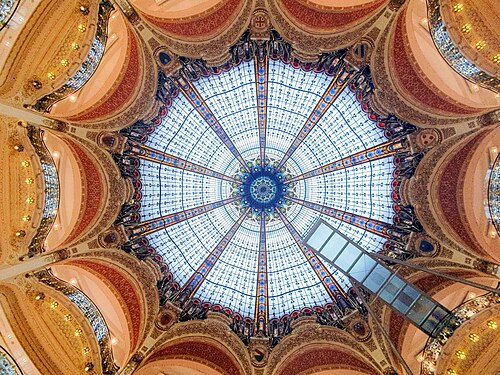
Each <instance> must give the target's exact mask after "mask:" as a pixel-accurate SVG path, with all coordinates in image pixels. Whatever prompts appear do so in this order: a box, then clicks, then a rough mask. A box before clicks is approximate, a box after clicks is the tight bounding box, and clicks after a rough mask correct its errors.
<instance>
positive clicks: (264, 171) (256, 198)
mask: <svg viewBox="0 0 500 375" xmlns="http://www.w3.org/2000/svg"><path fill="white" fill-rule="evenodd" d="M249 169H250V172H248V171H246V170H245V171H242V172H241V174H240V175H239V176H238V177H239V180H240V181H241V183H240V184H239V185H238V193H239V194H240V196H241V200H240V202H241V205H242V206H243V207H249V206H250V207H251V208H252V212H253V213H254V214H257V215H258V214H260V213H261V212H265V213H267V214H270V213H272V212H273V211H274V209H275V208H280V207H282V206H283V205H284V204H285V200H286V198H285V197H286V195H287V193H288V187H287V185H286V184H285V175H284V174H283V172H282V171H279V170H277V169H276V168H275V167H274V166H272V165H270V164H266V165H264V166H261V165H260V162H256V163H255V164H254V165H249Z"/></svg>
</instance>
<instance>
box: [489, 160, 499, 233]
mask: <svg viewBox="0 0 500 375" xmlns="http://www.w3.org/2000/svg"><path fill="white" fill-rule="evenodd" d="M488 209H489V211H490V216H491V221H492V222H493V226H494V227H495V229H496V231H497V235H498V236H500V154H498V155H497V157H496V159H495V162H494V163H493V167H492V168H491V173H490V178H489V180H488Z"/></svg>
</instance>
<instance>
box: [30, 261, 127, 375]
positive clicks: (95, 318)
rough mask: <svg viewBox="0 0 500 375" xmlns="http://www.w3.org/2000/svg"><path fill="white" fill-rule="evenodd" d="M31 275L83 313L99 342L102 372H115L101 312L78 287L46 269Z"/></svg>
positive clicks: (106, 329) (106, 328) (112, 374)
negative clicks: (64, 297) (61, 295)
mask: <svg viewBox="0 0 500 375" xmlns="http://www.w3.org/2000/svg"><path fill="white" fill-rule="evenodd" d="M33 276H35V277H36V278H37V279H38V281H40V282H41V283H43V284H45V285H48V286H49V287H51V288H52V289H54V290H56V291H58V292H60V293H62V294H64V295H65V296H66V297H67V298H68V299H69V300H70V301H71V302H72V303H73V304H74V305H75V306H76V307H77V308H78V309H79V310H80V311H81V312H82V313H83V315H84V316H85V317H86V318H87V319H88V321H89V324H90V327H91V328H92V331H93V332H94V334H95V337H96V339H97V342H98V344H99V349H100V355H101V363H102V371H103V372H102V373H103V374H104V375H114V374H116V373H117V372H118V370H119V367H118V366H117V365H116V364H115V362H114V360H113V353H112V351H111V336H110V332H109V329H108V326H107V324H106V322H105V321H104V318H103V316H102V314H101V312H100V311H99V309H98V308H97V306H96V305H95V304H94V303H93V302H92V300H91V299H90V298H89V297H87V295H86V294H85V293H83V292H82V291H81V290H80V289H78V288H76V287H75V286H73V285H71V284H68V283H67V282H65V281H63V280H61V279H59V278H57V277H55V276H54V275H53V274H52V272H51V271H50V270H48V269H46V270H42V271H38V272H35V273H34V274H33Z"/></svg>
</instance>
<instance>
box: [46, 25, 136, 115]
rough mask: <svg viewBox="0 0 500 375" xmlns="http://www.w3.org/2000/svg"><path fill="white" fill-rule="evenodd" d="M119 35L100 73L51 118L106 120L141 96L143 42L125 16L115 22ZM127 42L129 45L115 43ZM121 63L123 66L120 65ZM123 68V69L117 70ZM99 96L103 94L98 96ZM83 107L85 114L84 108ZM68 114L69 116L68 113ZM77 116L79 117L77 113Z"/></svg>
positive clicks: (109, 42) (109, 46) (108, 44)
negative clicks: (128, 24)
mask: <svg viewBox="0 0 500 375" xmlns="http://www.w3.org/2000/svg"><path fill="white" fill-rule="evenodd" d="M115 21H116V23H118V25H116V27H117V33H115V34H114V35H116V37H115V38H113V34H112V35H111V37H110V38H109V39H108V43H107V48H109V50H108V51H107V53H106V55H105V56H104V58H103V62H102V63H101V64H100V65H99V67H98V69H97V71H96V73H95V74H94V75H93V76H92V78H91V79H90V80H89V82H87V84H86V85H85V86H84V87H83V88H82V89H81V90H80V93H79V95H81V101H80V97H79V96H76V100H75V102H74V103H72V100H74V99H73V98H75V96H70V97H68V98H66V99H65V100H64V101H62V102H61V103H57V106H56V108H55V109H53V110H52V111H51V114H52V115H54V116H57V117H61V118H65V119H67V120H69V121H72V122H80V121H83V122H86V121H94V120H102V119H104V118H109V117H112V116H114V115H115V114H116V113H117V112H119V111H120V110H121V109H123V108H124V107H125V106H126V105H127V104H130V103H131V102H132V101H133V100H134V98H135V97H136V96H137V95H138V93H139V90H140V86H141V84H142V79H141V77H142V75H143V71H144V66H143V63H144V62H143V60H142V58H141V55H142V51H141V48H140V42H139V40H138V38H137V36H136V35H135V33H134V32H133V31H132V30H131V28H130V27H128V26H127V25H126V23H125V20H124V18H123V16H119V17H117V18H116V19H115ZM119 38H123V40H125V41H126V43H125V44H121V43H117V44H116V47H114V45H115V44H114V43H115V42H114V41H115V40H117V39H119ZM120 62H121V63H120ZM116 67H120V69H115V68H116ZM97 93H100V94H98V95H96V94H97ZM81 106H83V110H82V108H81ZM66 111H68V113H67V112H66ZM75 112H76V113H75Z"/></svg>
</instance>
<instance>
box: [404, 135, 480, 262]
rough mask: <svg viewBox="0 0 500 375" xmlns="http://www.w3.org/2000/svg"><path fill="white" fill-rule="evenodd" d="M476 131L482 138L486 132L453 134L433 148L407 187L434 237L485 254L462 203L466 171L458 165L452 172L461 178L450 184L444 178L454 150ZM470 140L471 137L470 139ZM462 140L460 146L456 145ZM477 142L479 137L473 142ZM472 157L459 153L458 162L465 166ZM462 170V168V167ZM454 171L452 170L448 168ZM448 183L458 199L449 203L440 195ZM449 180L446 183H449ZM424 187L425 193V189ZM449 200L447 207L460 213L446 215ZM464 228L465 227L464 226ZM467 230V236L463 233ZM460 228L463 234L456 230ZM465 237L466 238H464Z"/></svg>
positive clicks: (448, 245) (444, 242) (461, 145)
mask: <svg viewBox="0 0 500 375" xmlns="http://www.w3.org/2000/svg"><path fill="white" fill-rule="evenodd" d="M472 134H475V136H476V137H479V138H477V140H479V139H483V138H484V137H485V136H486V135H487V132H484V131H483V132H479V133H478V132H476V133H474V132H469V133H465V134H462V135H460V136H457V137H454V138H452V139H450V140H448V141H445V142H444V143H443V144H442V145H439V146H438V147H436V148H434V149H432V150H431V151H430V152H429V153H428V154H427V155H426V157H425V158H424V159H423V161H422V162H421V163H420V165H419V167H418V168H417V171H416V174H415V176H414V177H413V179H412V180H411V181H410V187H409V189H408V191H409V192H410V194H409V199H410V201H411V202H412V203H413V205H414V206H415V209H416V210H417V213H418V215H419V216H418V217H419V218H420V219H421V221H422V224H423V225H424V227H425V229H426V231H428V233H429V234H431V235H432V236H433V237H434V238H439V239H440V241H441V242H442V243H443V244H444V245H446V246H447V247H450V248H451V249H454V250H458V251H461V252H463V253H465V254H468V253H470V251H474V252H475V253H477V254H479V255H481V256H484V254H485V253H484V251H483V250H482V249H481V245H479V244H478V243H476V242H475V240H474V239H473V238H472V237H471V236H472V234H469V233H472V232H471V230H470V227H469V223H468V221H467V218H466V215H465V212H464V207H463V202H462V203H460V202H461V200H463V196H462V191H463V178H464V173H460V171H459V170H456V168H454V169H453V173H457V174H458V175H457V176H458V177H457V178H458V181H456V182H452V183H451V184H448V182H447V181H445V182H443V181H442V178H443V177H442V176H443V173H444V171H445V170H446V168H447V167H448V166H449V164H450V163H451V161H452V160H453V158H454V157H455V154H456V153H457V152H459V151H460V150H461V149H462V148H463V147H465V145H466V144H467V143H466V142H471V141H472V138H470V137H468V136H471V137H472ZM467 140H468V141H467ZM458 143H460V145H459V146H456V145H457V144H458ZM474 144H476V145H477V141H476V142H474ZM470 157H472V153H470V152H469V153H468V154H467V155H466V156H465V158H464V157H463V156H461V157H460V160H459V163H460V165H462V166H465V167H466V166H467V160H468V158H470ZM461 170H463V168H462V169H461ZM449 173H451V172H449ZM443 184H445V186H448V187H449V188H453V189H455V191H456V192H457V193H456V197H455V198H453V199H456V202H454V203H452V205H453V206H450V203H446V202H442V199H441V198H440V195H439V194H440V190H441V185H443ZM446 184H447V185H446ZM423 191H425V192H426V193H425V194H422V192H423ZM443 204H447V205H448V206H447V208H446V209H447V210H455V211H456V212H458V216H457V215H455V216H454V217H449V216H450V215H445V213H444V212H443V211H442V210H443V208H442V205H443ZM462 228H465V229H462ZM464 230H465V232H466V233H467V236H468V237H467V238H466V237H463V236H465V234H464V233H462V232H463V231H464ZM457 231H460V233H461V234H457V233H458V232H457ZM462 237H463V238H462Z"/></svg>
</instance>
